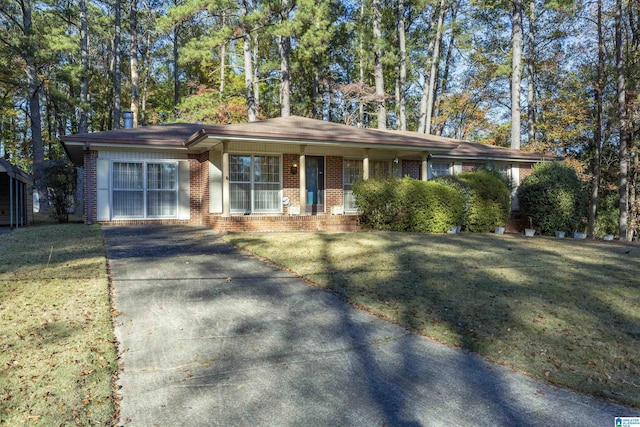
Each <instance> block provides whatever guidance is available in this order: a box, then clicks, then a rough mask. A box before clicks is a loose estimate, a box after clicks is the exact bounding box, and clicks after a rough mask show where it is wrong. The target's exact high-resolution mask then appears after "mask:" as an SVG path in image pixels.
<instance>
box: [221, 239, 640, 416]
mask: <svg viewBox="0 0 640 427" xmlns="http://www.w3.org/2000/svg"><path fill="white" fill-rule="evenodd" d="M225 239H226V240H227V241H229V242H230V243H232V244H235V245H237V246H239V247H242V248H245V249H247V250H249V251H251V252H254V253H256V254H258V255H260V256H263V257H265V258H269V259H271V260H273V261H274V262H276V263H278V264H280V265H282V266H284V267H286V268H287V269H289V270H292V271H294V272H296V273H298V274H299V275H301V276H304V277H305V278H308V279H309V280H311V281H313V282H315V283H316V284H318V285H319V286H321V287H326V288H329V289H331V290H333V291H334V292H336V293H338V294H339V295H341V296H342V297H343V298H344V299H346V300H348V301H349V302H351V303H353V304H355V305H357V306H360V307H363V308H365V309H366V310H368V311H370V312H372V313H375V314H377V315H379V316H381V317H384V318H387V319H390V320H392V321H394V322H396V323H398V324H401V325H403V326H406V327H409V328H412V329H414V330H416V331H417V332H419V333H420V334H422V335H425V336H427V337H430V338H433V339H435V340H437V341H440V342H443V343H447V344H450V345H454V346H459V347H462V348H465V349H468V350H471V351H474V352H477V353H479V354H481V355H484V356H486V357H487V358H489V359H490V360H493V361H495V362H497V363H501V364H506V365H509V366H512V367H514V368H516V369H517V370H519V371H522V372H525V373H527V374H529V375H532V376H534V377H537V378H541V379H544V380H546V381H548V382H550V383H554V384H558V385H561V386H565V387H569V388H572V389H574V390H577V391H581V392H585V393H589V394H592V395H595V396H598V397H602V398H607V399H611V400H614V401H617V402H620V403H623V404H627V405H633V406H635V407H640V352H639V351H638V349H640V247H639V246H637V245H630V244H627V245H624V244H619V243H611V242H594V241H585V240H572V239H562V240H561V239H552V238H546V237H536V238H525V237H522V236H516V235H504V236H497V235H490V234H460V235H427V234H413V233H392V232H368V233H367V232H365V233H348V234H325V233H318V234H309V233H286V234H250V235H249V234H237V235H228V236H226V237H225Z"/></svg>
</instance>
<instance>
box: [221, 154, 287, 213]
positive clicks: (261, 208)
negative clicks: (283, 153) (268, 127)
mask: <svg viewBox="0 0 640 427" xmlns="http://www.w3.org/2000/svg"><path fill="white" fill-rule="evenodd" d="M280 176H281V172H280V157H279V156H267V155H249V154H232V155H230V156H229V193H230V194H229V203H230V209H231V212H243V213H244V212H280V211H281V206H282V197H281V188H282V181H281V178H280Z"/></svg>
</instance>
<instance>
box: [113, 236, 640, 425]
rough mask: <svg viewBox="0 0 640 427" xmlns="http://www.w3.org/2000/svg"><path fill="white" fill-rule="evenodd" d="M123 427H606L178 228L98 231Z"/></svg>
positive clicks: (505, 372)
mask: <svg viewBox="0 0 640 427" xmlns="http://www.w3.org/2000/svg"><path fill="white" fill-rule="evenodd" d="M104 235H105V240H106V243H107V254H108V258H109V265H110V267H111V273H112V277H113V287H114V304H115V307H116V308H117V310H119V311H120V312H121V313H122V314H121V315H120V316H118V317H117V318H116V319H115V323H116V328H115V332H116V337H117V339H118V340H119V342H120V350H121V352H122V355H121V362H122V370H121V373H120V379H119V382H120V386H121V393H122V402H121V407H120V410H121V412H120V425H123V426H153V425H159V426H172V427H174V426H209V425H211V426H214V425H219V426H264V425H274V426H283V425H284V426H288V425H291V426H462V425H469V426H471V425H473V426H492V427H495V426H520V427H521V426H552V425H553V426H556V425H558V426H560V425H562V426H568V425H571V426H598V427H602V426H614V417H616V416H640V411H638V410H632V409H629V408H624V407H618V406H612V405H608V404H606V403H604V402H601V401H598V400H595V399H592V398H589V397H585V396H582V395H579V394H575V393H571V392H568V391H565V390H561V389H558V388H555V387H551V386H548V385H546V384H544V383H541V382H538V381H535V380H532V379H530V378H528V377H526V376H523V375H519V374H516V373H513V372H511V371H510V370H509V369H506V368H504V367H502V366H496V365H493V364H490V363H488V362H486V361H485V360H484V359H482V358H480V357H478V356H476V355H474V354H469V353H465V352H464V351H461V350H456V349H452V348H449V347H446V346H443V345H439V344H436V343H434V342H432V341H430V340H428V339H425V338H422V337H419V336H416V335H414V334H411V333H409V332H408V331H407V330H405V329H403V328H401V327H398V326H396V325H393V324H390V323H388V322H385V321H383V320H380V319H377V318H375V317H374V316H371V315H369V314H367V313H365V312H363V311H360V310H357V309H354V308H353V307H351V306H350V305H348V304H346V303H344V302H342V301H340V300H339V299H338V298H336V297H335V296H333V295H332V294H330V293H327V292H324V291H322V290H319V289H316V288H314V287H312V286H309V285H307V284H305V283H304V282H303V281H302V280H301V279H299V278H296V277H294V276H292V275H290V274H287V273H285V272H283V271H281V270H278V269H276V268H274V267H273V266H271V265H268V264H266V263H264V262H262V261H260V260H258V259H256V258H255V257H251V256H248V255H245V254H243V253H241V252H239V251H237V250H235V249H234V248H233V247H231V246H229V245H227V244H224V243H221V242H220V241H219V239H218V236H217V235H216V234H215V233H213V232H212V231H210V230H206V229H202V228H191V227H106V228H104Z"/></svg>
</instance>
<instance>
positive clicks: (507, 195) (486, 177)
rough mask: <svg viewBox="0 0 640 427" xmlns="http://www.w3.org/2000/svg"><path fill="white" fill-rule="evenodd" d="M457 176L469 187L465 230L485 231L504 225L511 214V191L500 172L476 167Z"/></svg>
mask: <svg viewBox="0 0 640 427" xmlns="http://www.w3.org/2000/svg"><path fill="white" fill-rule="evenodd" d="M458 178H459V179H460V180H462V181H464V182H466V183H467V184H468V185H469V187H470V188H471V209H470V211H469V216H468V217H467V224H466V226H467V230H468V231H472V232H478V233H486V232H490V231H493V230H494V229H495V228H496V227H504V225H505V224H506V223H507V221H508V220H509V216H510V215H511V191H510V190H509V186H508V185H507V183H506V182H505V178H504V177H503V176H502V175H501V174H500V172H497V171H493V170H488V169H477V170H475V171H472V172H465V173H461V174H460V175H458Z"/></svg>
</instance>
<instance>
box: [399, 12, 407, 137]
mask: <svg viewBox="0 0 640 427" xmlns="http://www.w3.org/2000/svg"><path fill="white" fill-rule="evenodd" d="M397 13H398V18H397V20H398V45H399V46H398V47H399V50H400V52H399V53H400V58H399V59H400V73H399V74H400V77H399V81H398V128H399V129H400V130H407V113H406V108H407V106H406V103H407V102H406V85H407V42H406V37H405V31H406V30H405V21H404V0H398V12H397Z"/></svg>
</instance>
